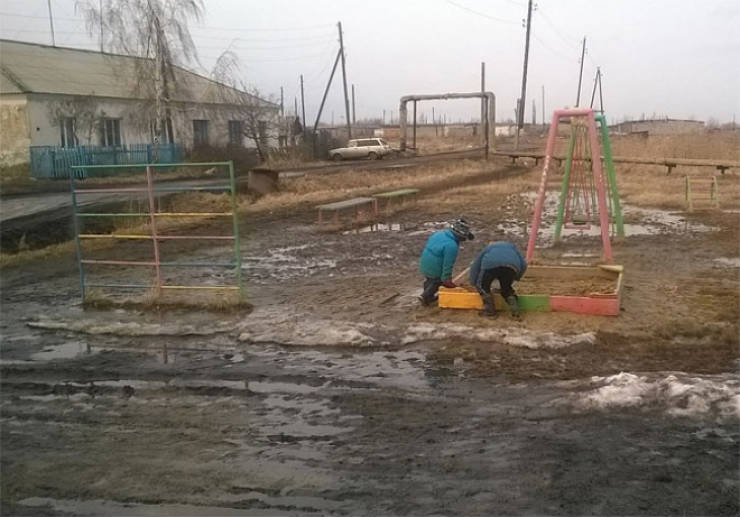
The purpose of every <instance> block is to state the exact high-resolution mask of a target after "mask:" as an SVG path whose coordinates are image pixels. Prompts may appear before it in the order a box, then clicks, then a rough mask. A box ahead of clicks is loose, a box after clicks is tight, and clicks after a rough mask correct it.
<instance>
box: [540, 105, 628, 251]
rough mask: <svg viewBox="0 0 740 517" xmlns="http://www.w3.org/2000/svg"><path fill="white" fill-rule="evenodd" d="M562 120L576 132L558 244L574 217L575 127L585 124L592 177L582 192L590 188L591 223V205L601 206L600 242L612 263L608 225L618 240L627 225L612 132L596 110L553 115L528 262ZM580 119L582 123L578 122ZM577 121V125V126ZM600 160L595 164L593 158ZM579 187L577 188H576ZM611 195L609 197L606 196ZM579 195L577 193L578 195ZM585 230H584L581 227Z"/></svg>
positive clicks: (567, 167) (561, 204)
mask: <svg viewBox="0 0 740 517" xmlns="http://www.w3.org/2000/svg"><path fill="white" fill-rule="evenodd" d="M563 118H570V119H571V124H573V130H572V131H571V135H570V141H569V143H568V155H567V157H566V161H565V174H564V175H563V182H562V189H561V193H560V201H559V204H558V215H557V220H556V222H555V240H556V241H557V240H559V239H560V234H561V231H562V228H563V225H564V222H565V221H566V220H568V218H569V217H570V216H571V214H570V207H569V203H568V201H569V199H570V198H571V195H572V192H571V191H570V190H571V173H572V171H573V154H574V150H575V147H576V145H577V143H576V140H577V136H578V135H577V134H576V131H578V129H576V126H575V124H574V122H575V123H579V124H583V125H585V127H586V130H587V132H588V143H589V146H588V149H590V151H591V152H590V157H586V156H584V157H583V158H582V160H583V161H584V164H580V165H581V166H583V165H585V167H586V175H588V169H590V171H591V177H590V178H588V180H589V181H588V185H587V184H586V183H585V182H586V180H587V176H586V175H584V176H582V179H581V181H582V183H583V184H582V185H580V187H581V191H582V193H583V195H584V196H586V189H587V187H591V188H590V190H591V193H592V199H590V200H589V199H587V198H585V199H584V200H583V203H584V205H585V208H586V209H587V215H588V219H590V218H591V212H590V208H589V207H590V205H589V201H590V202H591V205H598V206H596V207H594V208H597V209H598V216H599V226H600V229H601V241H602V245H603V259H604V260H605V261H606V262H611V260H612V247H611V241H610V236H609V225H610V222H611V221H612V220H613V221H614V223H615V226H616V235H617V237H624V223H623V220H622V209H621V205H620V203H619V191H618V190H617V181H616V174H615V172H614V161H613V159H612V150H611V143H610V141H609V132H608V129H607V125H606V118H605V117H604V115H603V114H601V113H600V114H598V115H597V114H596V112H595V111H594V110H593V109H590V108H580V109H563V110H556V111H555V112H554V113H553V115H552V122H551V124H550V132H549V134H548V138H547V147H546V150H545V163H544V167H543V169H542V179H541V181H540V185H539V190H538V193H537V201H536V203H535V208H534V215H533V217H532V227H531V231H530V234H529V242H528V244H527V255H526V258H527V261H531V260H532V258H533V257H534V250H535V245H536V241H537V233H538V231H539V227H540V222H541V220H542V208H543V206H544V201H545V192H546V188H547V178H548V175H549V172H550V165H551V163H552V160H553V152H554V148H555V137H556V136H557V132H558V126H559V123H560V120H561V119H563ZM579 119H580V120H579ZM576 121H577V122H576ZM597 121H598V122H599V125H600V132H601V142H599V134H598V133H597V129H596V122H597ZM602 144H603V153H604V155H603V160H604V164H605V165H606V170H607V174H606V175H605V174H604V166H603V165H602V160H601V157H602V154H601V153H602ZM594 156H598V157H599V159H597V160H594V159H593V157H594ZM576 187H578V186H576ZM594 190H595V194H596V196H595V197H596V200H595V201H596V202H595V203H594V200H593V193H594ZM607 191H608V195H607ZM578 194H579V193H578V192H576V195H578ZM582 227H583V226H582Z"/></svg>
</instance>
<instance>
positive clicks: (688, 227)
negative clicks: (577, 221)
mask: <svg viewBox="0 0 740 517" xmlns="http://www.w3.org/2000/svg"><path fill="white" fill-rule="evenodd" d="M520 196H521V197H523V198H525V200H526V201H527V202H529V203H530V204H532V205H534V203H535V201H536V200H537V193H536V192H533V191H532V192H526V193H524V194H520ZM559 201H560V191H555V190H548V191H547V192H546V193H545V202H544V204H543V208H542V221H541V223H540V235H539V236H538V239H537V241H538V244H539V245H540V246H544V247H547V246H551V245H552V244H553V236H552V234H553V228H554V225H555V220H556V218H557V210H558V203H559ZM622 215H623V217H624V218H625V219H634V218H637V219H639V220H640V223H639V224H637V223H624V232H625V235H626V236H627V237H630V236H636V235H659V234H663V233H681V232H709V231H716V230H717V229H716V228H714V227H711V226H707V225H705V224H701V223H696V222H691V221H688V220H686V218H685V217H684V216H683V214H681V213H675V212H669V211H666V210H660V209H649V208H636V207H632V206H629V205H626V204H623V205H622ZM530 224H531V220H528V221H520V220H505V221H501V222H500V223H499V224H497V225H496V229H497V230H498V231H500V232H503V233H505V234H509V235H512V234H513V235H516V236H519V237H523V236H524V235H525V233H526V230H527V229H528V228H529V226H530ZM561 236H562V238H563V239H568V238H570V237H600V236H601V227H600V226H599V225H598V224H591V225H590V226H583V227H571V228H569V227H563V228H562V230H561Z"/></svg>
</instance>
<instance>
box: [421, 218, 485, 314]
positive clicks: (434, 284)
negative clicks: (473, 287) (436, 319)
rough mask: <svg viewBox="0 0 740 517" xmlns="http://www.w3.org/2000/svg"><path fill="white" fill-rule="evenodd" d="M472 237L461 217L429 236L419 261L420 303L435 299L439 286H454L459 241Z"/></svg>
mask: <svg viewBox="0 0 740 517" xmlns="http://www.w3.org/2000/svg"><path fill="white" fill-rule="evenodd" d="M473 239H474V235H473V233H472V232H471V231H470V225H469V223H468V222H467V221H466V220H465V219H463V218H460V219H458V220H456V221H454V222H453V223H452V224H451V225H450V228H449V229H447V230H442V231H441V232H436V233H434V234H432V236H431V237H429V240H428V241H427V244H426V246H425V247H424V251H423V252H422V253H421V261H420V262H419V271H421V274H422V275H424V277H425V280H424V291H423V292H422V293H421V296H419V301H421V303H422V305H429V304H430V303H433V302H434V301H435V300H436V299H437V291H438V290H439V286H441V285H443V286H445V287H455V284H454V282H453V281H452V268H453V267H454V266H455V260H457V252H458V250H459V248H460V243H461V242H463V241H465V240H473Z"/></svg>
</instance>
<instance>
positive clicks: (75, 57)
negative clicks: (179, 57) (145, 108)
mask: <svg viewBox="0 0 740 517" xmlns="http://www.w3.org/2000/svg"><path fill="white" fill-rule="evenodd" d="M142 63H146V59H145V58H139V57H133V56H124V55H120V54H108V53H103V52H96V51H92V50H84V49H76V48H66V47H52V46H49V45H42V44H39V43H27V42H22V41H14V40H6V39H0V93H50V94H62V95H95V96H97V97H113V98H121V99H137V98H144V97H145V96H144V95H143V94H141V93H137V92H136V85H137V82H136V81H135V78H136V77H137V74H136V67H137V65H141V64H142ZM174 73H175V81H174V82H175V85H174V91H172V92H171V99H172V100H173V101H180V102H198V103H216V104H231V103H233V102H234V101H236V100H241V99H243V100H245V101H246V100H252V101H254V99H256V97H254V96H252V95H250V94H248V93H245V92H242V91H239V90H236V89H234V88H231V87H229V86H226V85H223V84H221V83H218V82H216V81H213V80H211V79H208V78H207V77H203V76H202V75H198V74H196V73H193V72H190V71H189V70H186V69H184V68H181V67H176V68H175V71H174ZM261 101H262V102H265V103H266V102H268V101H265V100H261ZM270 104H272V103H270Z"/></svg>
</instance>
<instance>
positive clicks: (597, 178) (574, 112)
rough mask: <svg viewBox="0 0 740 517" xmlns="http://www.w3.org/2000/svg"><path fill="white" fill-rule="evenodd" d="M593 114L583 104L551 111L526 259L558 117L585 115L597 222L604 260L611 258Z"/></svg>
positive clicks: (531, 252) (530, 255)
mask: <svg viewBox="0 0 740 517" xmlns="http://www.w3.org/2000/svg"><path fill="white" fill-rule="evenodd" d="M594 116H595V114H594V110H592V109H586V108H583V109H563V110H556V111H555V112H554V113H553V114H552V122H551V124H550V133H549V134H548V136H547V147H546V148H545V164H544V167H543V169H542V179H541V180H540V186H539V190H538V192H537V201H536V203H535V206H534V215H533V216H532V227H531V229H530V232H529V242H528V243H527V261H531V260H532V259H533V258H534V249H535V245H536V242H537V232H538V231H539V228H540V222H541V220H542V207H543V205H544V203H545V191H546V189H547V175H548V173H549V172H550V163H551V162H552V154H553V151H554V149H555V136H556V135H557V133H558V124H559V122H560V119H561V118H563V117H586V121H587V125H588V134H589V142H590V144H591V156H592V169H593V174H594V184H595V185H596V197H597V200H598V204H599V224H600V226H601V242H602V244H603V258H604V260H605V261H607V262H610V261H611V260H612V245H611V241H610V240H609V207H608V206H607V204H606V181H605V179H604V170H603V167H602V165H601V160H600V159H599V158H600V157H601V145H600V143H599V138H598V135H597V133H596V119H595V118H594ZM594 158H595V159H594Z"/></svg>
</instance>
